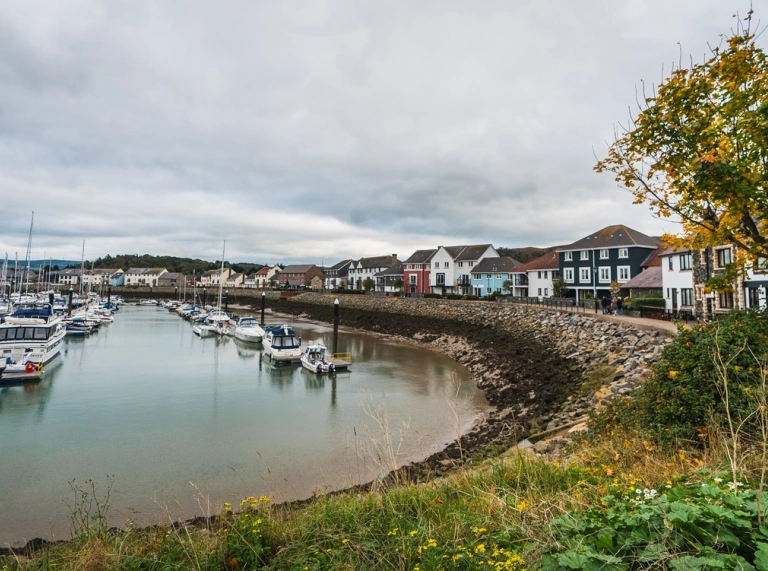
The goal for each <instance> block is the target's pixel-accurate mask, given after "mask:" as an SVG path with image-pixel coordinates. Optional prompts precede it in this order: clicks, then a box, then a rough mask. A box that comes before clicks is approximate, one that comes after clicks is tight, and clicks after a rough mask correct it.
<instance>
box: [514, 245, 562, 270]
mask: <svg viewBox="0 0 768 571" xmlns="http://www.w3.org/2000/svg"><path fill="white" fill-rule="evenodd" d="M559 267H560V256H558V254H557V250H553V251H551V252H547V253H546V254H544V255H543V256H539V257H538V258H536V259H534V260H531V261H530V262H527V263H525V264H522V265H520V266H517V267H516V268H515V272H528V271H535V270H557V269H558V268H559Z"/></svg>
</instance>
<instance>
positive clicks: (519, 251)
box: [496, 246, 557, 264]
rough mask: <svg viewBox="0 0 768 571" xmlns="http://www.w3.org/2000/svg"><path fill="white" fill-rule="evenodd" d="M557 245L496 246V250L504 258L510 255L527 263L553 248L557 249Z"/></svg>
mask: <svg viewBox="0 0 768 571" xmlns="http://www.w3.org/2000/svg"><path fill="white" fill-rule="evenodd" d="M556 248H557V246H553V247H551V248H533V247H527V248H496V251H497V252H498V253H499V256H501V257H502V258H504V257H509V258H512V259H514V260H517V261H518V262H520V263H522V264H527V263H528V262H530V261H531V260H535V259H536V258H540V257H541V256H543V255H544V254H548V253H549V252H551V251H552V250H554V249H556Z"/></svg>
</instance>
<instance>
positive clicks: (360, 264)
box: [348, 254, 399, 290]
mask: <svg viewBox="0 0 768 571" xmlns="http://www.w3.org/2000/svg"><path fill="white" fill-rule="evenodd" d="M398 263H399V261H398V259H397V254H392V255H390V256H373V257H370V258H360V259H359V260H357V261H354V262H352V263H351V264H350V265H349V270H348V279H349V289H358V290H361V289H363V283H364V282H365V280H366V279H368V278H370V279H371V280H372V281H373V283H374V285H375V283H376V280H375V279H374V276H375V275H376V274H378V273H379V272H381V271H383V270H386V269H388V268H391V267H392V266H395V265H397V264H398Z"/></svg>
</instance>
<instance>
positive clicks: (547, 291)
mask: <svg viewBox="0 0 768 571" xmlns="http://www.w3.org/2000/svg"><path fill="white" fill-rule="evenodd" d="M544 297H549V288H548V287H545V288H544Z"/></svg>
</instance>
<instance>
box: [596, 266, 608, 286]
mask: <svg viewBox="0 0 768 571" xmlns="http://www.w3.org/2000/svg"><path fill="white" fill-rule="evenodd" d="M597 271H598V272H599V274H598V275H599V277H600V283H601V284H609V283H611V266H600V267H599V268H597ZM605 271H607V272H608V277H604V276H603V274H604V272H605Z"/></svg>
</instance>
